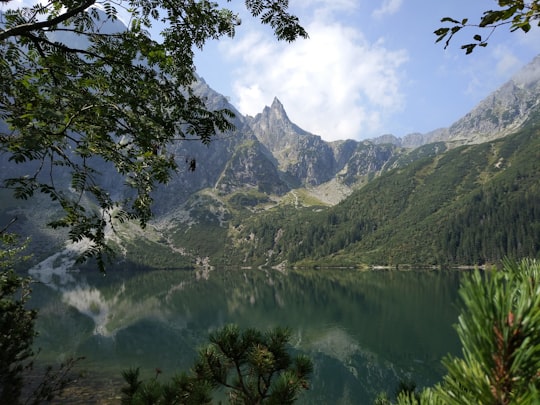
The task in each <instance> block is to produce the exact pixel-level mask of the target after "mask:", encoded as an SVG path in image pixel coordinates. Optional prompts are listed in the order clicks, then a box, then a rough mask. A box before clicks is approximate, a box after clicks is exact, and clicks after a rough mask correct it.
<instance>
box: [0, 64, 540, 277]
mask: <svg viewBox="0 0 540 405" xmlns="http://www.w3.org/2000/svg"><path fill="white" fill-rule="evenodd" d="M197 87H198V93H199V94H201V95H203V96H204V97H205V98H206V100H207V102H208V105H209V106H211V107H212V108H214V107H215V108H223V107H227V108H229V109H231V110H232V111H233V112H234V113H235V114H236V117H235V119H234V124H235V126H236V130H235V131H234V132H230V133H223V134H219V135H218V136H217V137H216V138H214V140H213V141H212V142H211V144H210V145H209V146H205V145H202V144H199V143H197V142H187V141H184V142H183V141H179V142H178V143H177V144H175V145H173V147H171V148H170V149H169V150H167V151H166V153H169V154H172V155H174V157H175V159H176V160H177V162H179V164H180V167H181V168H183V170H181V171H180V172H178V173H177V174H176V175H175V176H174V178H173V179H172V181H171V182H169V183H168V184H167V185H166V186H163V187H161V188H159V189H158V190H157V191H156V192H155V194H154V201H155V204H154V208H153V211H154V219H153V220H152V221H151V223H150V225H149V226H148V227H146V229H140V228H139V227H138V225H137V224H135V223H123V224H115V226H114V231H113V230H111V232H110V236H109V241H110V244H111V245H112V246H113V247H114V250H115V251H116V252H117V254H116V256H115V257H114V258H112V259H113V261H115V262H117V265H121V264H122V263H123V264H124V265H126V266H141V267H152V268H179V267H195V266H228V265H230V266H287V265H290V266H353V267H368V266H392V267H395V266H405V265H410V266H415V267H418V266H441V267H452V266H464V265H489V264H493V263H497V262H499V261H500V260H501V259H502V258H504V257H511V258H521V257H537V258H538V257H540V102H539V100H540V57H537V58H536V59H535V60H533V61H532V62H531V63H530V64H529V65H527V66H525V67H524V68H523V69H522V70H521V71H520V72H519V73H518V74H517V75H515V76H514V77H513V78H512V79H511V80H510V81H509V82H508V83H506V84H505V85H503V86H502V87H501V88H500V89H498V90H497V91H495V92H494V93H492V94H491V95H490V96H489V97H487V98H486V99H485V100H484V101H482V102H481V103H480V104H479V105H478V106H477V107H476V108H474V109H473V110H472V111H471V112H470V113H468V114H467V115H466V116H465V117H463V118H462V119H460V120H459V121H457V122H456V123H454V124H453V125H452V126H451V127H449V128H443V129H437V130H434V131H432V132H430V133H426V134H418V133H417V134H410V135H407V136H405V137H403V138H401V139H399V138H396V137H394V136H392V135H384V136H381V137H379V138H377V139H371V140H366V141H353V140H343V141H336V142H325V141H324V140H323V139H321V137H320V136H317V135H314V134H311V133H309V132H307V131H305V130H303V129H301V128H299V127H298V126H297V125H295V124H294V123H293V122H292V121H291V120H290V119H289V117H288V116H287V113H286V111H285V108H284V106H283V105H282V104H281V103H280V101H279V100H278V99H277V98H276V99H274V101H273V103H272V105H271V106H270V107H265V108H264V110H263V111H262V112H261V113H260V114H257V115H256V116H255V117H251V116H242V115H241V114H240V113H239V112H238V111H236V110H235V108H234V107H233V106H232V105H230V104H229V103H228V101H227V99H226V98H225V97H224V96H222V95H220V94H218V93H216V92H215V91H213V90H212V89H211V88H210V87H209V86H208V85H207V84H206V83H205V82H204V80H203V79H202V78H201V79H200V81H199V82H198V83H197ZM428 113H429V112H426V114H428ZM351 135H352V134H351ZM0 166H1V167H0V170H1V173H2V177H8V176H12V175H14V174H20V173H24V170H28V167H25V166H22V165H14V164H13V163H8V162H7V160H6V159H5V157H1V158H0ZM195 166H196V167H195ZM192 169H195V170H192ZM101 173H102V179H101V180H102V182H103V184H106V185H107V187H108V188H109V189H110V190H111V193H123V191H122V190H123V188H122V182H121V179H120V178H119V177H118V176H117V175H115V173H112V172H110V171H108V169H107V167H105V166H103V170H102V172H101ZM67 177H68V176H66V178H67ZM61 181H62V179H61V178H59V179H58V182H61ZM66 181H67V180H66ZM56 215H57V214H56V211H55V208H54V205H52V204H51V202H50V201H48V200H47V198H46V197H37V198H34V199H32V200H28V201H20V200H16V199H13V198H12V197H11V194H9V193H8V192H7V191H6V190H2V199H1V204H0V220H1V223H5V222H9V221H10V220H11V219H12V218H14V217H16V218H17V221H15V223H14V224H13V228H12V230H13V231H14V232H17V233H21V234H23V235H28V236H30V237H31V247H32V251H33V252H34V260H35V261H36V262H39V261H41V260H43V259H45V258H47V257H48V258H54V260H55V262H57V263H62V262H65V260H68V261H69V260H72V259H73V257H74V255H75V254H76V249H71V248H66V244H65V240H66V235H65V234H63V233H58V232H57V231H52V230H51V229H49V228H48V227H47V226H46V224H47V223H48V222H50V221H51V220H53V219H54V218H55V216H56Z"/></svg>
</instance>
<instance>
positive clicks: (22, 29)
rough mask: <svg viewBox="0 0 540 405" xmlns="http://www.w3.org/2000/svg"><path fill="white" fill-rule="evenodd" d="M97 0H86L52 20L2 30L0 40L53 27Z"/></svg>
mask: <svg viewBox="0 0 540 405" xmlns="http://www.w3.org/2000/svg"><path fill="white" fill-rule="evenodd" d="M95 2H96V0H86V1H85V2H84V3H82V4H81V5H80V6H79V7H75V8H73V9H71V10H68V11H66V12H65V13H64V14H62V15H59V16H57V17H55V18H52V19H50V20H45V21H38V22H34V23H27V24H21V25H17V26H16V27H13V28H10V29H7V30H4V31H2V32H0V41H3V40H5V39H7V38H10V37H14V36H18V35H23V34H26V33H29V32H31V31H35V30H40V29H43V28H49V27H53V26H55V25H57V24H60V23H62V22H64V21H66V20H68V19H70V18H71V17H74V16H76V15H77V14H79V13H82V12H83V11H84V10H86V9H87V8H88V7H90V6H92V5H93V4H95Z"/></svg>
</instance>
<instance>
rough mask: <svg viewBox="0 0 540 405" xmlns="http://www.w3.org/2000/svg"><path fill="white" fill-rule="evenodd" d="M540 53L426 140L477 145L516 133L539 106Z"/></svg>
mask: <svg viewBox="0 0 540 405" xmlns="http://www.w3.org/2000/svg"><path fill="white" fill-rule="evenodd" d="M539 92H540V56H537V57H536V58H535V59H533V61H532V62H531V63H529V64H528V65H526V66H525V67H524V68H523V69H522V70H520V71H519V72H518V73H517V74H516V75H514V77H512V79H510V80H509V81H508V82H506V83H505V84H504V85H503V86H502V87H500V88H499V89H497V90H496V91H494V92H493V93H492V94H490V95H489V96H488V97H486V98H485V99H484V100H483V101H481V102H480V103H479V104H478V105H477V106H476V107H475V108H474V109H473V110H472V111H471V112H469V113H468V114H466V115H465V116H464V117H463V118H461V119H459V120H458V121H457V122H455V123H454V124H452V126H450V128H445V129H442V130H436V131H433V132H430V133H429V134H426V136H425V142H424V143H431V142H436V141H444V142H449V143H451V144H454V145H463V144H478V143H483V142H488V141H492V140H494V139H498V138H502V137H504V136H506V135H508V134H510V133H513V132H515V131H516V130H517V129H519V128H520V127H521V125H523V123H524V122H525V121H526V120H527V118H528V117H529V116H530V115H531V113H532V112H533V111H535V110H536V109H538V108H539V106H540V100H539V98H538V94H539Z"/></svg>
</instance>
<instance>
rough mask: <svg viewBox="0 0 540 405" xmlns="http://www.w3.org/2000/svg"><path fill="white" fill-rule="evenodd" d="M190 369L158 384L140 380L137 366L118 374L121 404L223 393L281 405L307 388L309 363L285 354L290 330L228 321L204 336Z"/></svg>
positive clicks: (185, 400) (198, 399) (199, 399)
mask: <svg viewBox="0 0 540 405" xmlns="http://www.w3.org/2000/svg"><path fill="white" fill-rule="evenodd" d="M209 340H210V344H209V345H208V346H207V347H205V348H203V349H201V350H200V352H199V358H198V359H197V361H196V362H195V365H194V366H193V368H192V370H191V372H190V373H189V374H188V373H183V374H181V375H178V376H176V377H174V378H173V379H172V380H171V381H170V382H165V383H160V382H158V380H157V377H158V375H159V371H158V373H157V374H156V377H155V378H153V379H151V380H149V381H147V382H143V381H141V380H140V379H139V370H138V369H137V370H129V371H127V372H125V373H124V379H125V381H126V382H127V386H126V387H124V388H123V390H122V392H123V394H124V397H123V400H122V403H124V404H130V405H135V404H161V403H162V404H206V403H211V401H212V398H213V395H218V396H219V393H220V392H221V393H223V391H224V392H225V394H226V396H227V397H228V400H229V403H231V404H245V405H247V404H263V403H267V404H275V405H278V404H279V405H287V404H292V403H294V402H295V401H296V399H297V397H298V395H299V394H300V393H301V392H302V391H303V390H306V389H308V378H309V375H310V374H311V372H312V369H313V366H312V363H311V360H309V359H308V358H307V357H305V356H303V355H299V356H296V357H295V358H293V357H291V355H290V354H289V352H288V347H287V346H288V342H289V340H290V333H289V332H288V330H286V329H282V328H275V329H273V330H270V331H268V332H266V333H262V332H260V331H258V330H255V329H245V330H243V331H241V330H240V329H239V328H238V327H237V326H234V325H229V326H225V327H224V328H222V329H220V330H218V331H216V332H214V333H212V334H211V335H210V338H209Z"/></svg>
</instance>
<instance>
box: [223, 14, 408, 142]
mask: <svg viewBox="0 0 540 405" xmlns="http://www.w3.org/2000/svg"><path fill="white" fill-rule="evenodd" d="M319 17H320V15H319ZM306 28H307V30H308V32H309V34H310V39H308V40H299V41H297V42H294V43H292V44H281V43H277V42H276V41H275V40H273V39H272V38H266V37H264V36H263V34H261V33H260V32H259V31H252V32H251V33H250V34H249V35H247V36H245V37H243V38H242V39H240V38H239V40H238V41H232V42H229V43H227V44H224V45H223V47H222V48H221V49H222V50H223V51H225V52H226V54H227V55H228V57H229V58H232V59H234V60H236V62H237V63H238V66H239V67H238V68H237V70H236V71H235V72H234V74H233V76H234V78H233V81H234V84H233V92H234V96H233V104H235V106H237V108H238V109H239V110H240V111H241V112H242V113H244V114H249V115H255V114H257V113H259V112H261V111H262V109H263V108H264V106H265V105H268V104H270V103H271V101H272V100H273V98H274V97H278V98H279V99H280V100H281V102H282V103H283V105H284V107H285V109H286V110H287V113H288V115H289V117H290V118H291V120H292V121H294V122H295V123H296V124H298V125H299V126H300V127H302V128H304V129H306V130H308V131H310V132H313V133H316V134H318V135H321V136H322V137H323V138H324V139H326V140H336V139H346V138H357V139H359V138H366V137H371V136H376V135H379V134H380V133H381V132H380V131H383V128H382V123H383V122H384V121H385V119H386V117H387V116H388V114H391V113H392V112H395V111H397V110H399V109H400V108H401V107H402V106H403V102H404V96H403V94H402V91H401V88H400V86H401V75H400V68H401V67H402V65H403V64H404V63H405V62H406V60H407V54H406V52H405V51H403V50H397V51H392V50H389V49H386V48H385V44H384V42H382V41H378V42H376V43H369V41H368V40H367V39H366V38H365V37H364V36H363V35H362V33H361V32H360V31H358V30H356V29H354V28H351V27H347V26H344V25H342V24H338V23H336V22H330V21H328V20H327V19H326V18H318V19H316V20H315V21H313V22H312V23H311V24H308V25H307V27H306Z"/></svg>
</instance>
